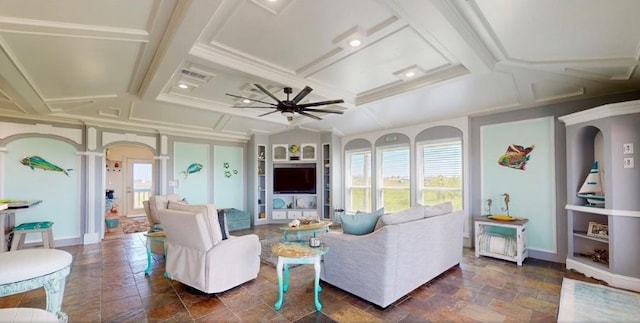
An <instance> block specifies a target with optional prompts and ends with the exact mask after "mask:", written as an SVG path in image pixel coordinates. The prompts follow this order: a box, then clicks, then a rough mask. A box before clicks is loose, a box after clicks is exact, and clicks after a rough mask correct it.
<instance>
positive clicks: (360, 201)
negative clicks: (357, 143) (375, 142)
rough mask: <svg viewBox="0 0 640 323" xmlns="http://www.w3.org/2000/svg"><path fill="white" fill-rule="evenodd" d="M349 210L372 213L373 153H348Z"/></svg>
mask: <svg viewBox="0 0 640 323" xmlns="http://www.w3.org/2000/svg"><path fill="white" fill-rule="evenodd" d="M346 156H347V162H348V163H349V167H348V168H347V171H348V174H347V178H348V182H347V187H346V188H347V210H349V211H367V212H370V211H371V151H369V150H367V151H352V152H349V151H348V152H347V153H346Z"/></svg>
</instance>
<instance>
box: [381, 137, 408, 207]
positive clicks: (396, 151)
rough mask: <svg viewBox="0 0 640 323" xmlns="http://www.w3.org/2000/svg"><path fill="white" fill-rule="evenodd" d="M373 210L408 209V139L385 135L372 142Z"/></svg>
mask: <svg viewBox="0 0 640 323" xmlns="http://www.w3.org/2000/svg"><path fill="white" fill-rule="evenodd" d="M376 154H377V162H376V165H378V166H377V167H376V169H377V171H378V172H377V174H376V175H377V176H376V180H377V181H376V184H377V185H376V189H377V208H380V207H384V211H385V213H393V212H398V211H401V210H404V209H407V208H409V207H411V172H410V170H411V162H410V160H411V152H410V143H409V137H407V136H406V135H403V134H395V133H394V134H388V135H385V136H383V137H381V138H380V139H378V140H377V141H376Z"/></svg>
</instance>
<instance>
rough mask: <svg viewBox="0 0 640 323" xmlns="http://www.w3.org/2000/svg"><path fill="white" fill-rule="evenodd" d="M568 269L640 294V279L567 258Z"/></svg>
mask: <svg viewBox="0 0 640 323" xmlns="http://www.w3.org/2000/svg"><path fill="white" fill-rule="evenodd" d="M567 269H574V270H575V271H578V272H580V273H583V274H584V275H585V276H587V277H593V278H595V279H599V280H603V281H605V282H607V284H609V285H610V286H613V287H618V288H622V289H626V290H632V291H635V292H640V279H638V278H634V277H629V276H623V275H618V274H614V273H611V272H608V271H606V270H603V269H600V268H596V267H594V266H589V265H587V264H584V263H582V262H579V261H576V260H573V259H571V258H567Z"/></svg>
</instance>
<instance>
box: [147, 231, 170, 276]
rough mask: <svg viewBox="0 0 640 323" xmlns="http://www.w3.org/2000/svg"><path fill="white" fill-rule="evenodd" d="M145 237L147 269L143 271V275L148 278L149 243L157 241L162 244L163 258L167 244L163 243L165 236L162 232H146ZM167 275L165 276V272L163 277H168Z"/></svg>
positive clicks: (149, 263)
mask: <svg viewBox="0 0 640 323" xmlns="http://www.w3.org/2000/svg"><path fill="white" fill-rule="evenodd" d="M144 236H145V237H147V243H146V246H147V269H145V270H144V274H145V275H146V276H150V275H151V259H152V257H151V242H152V241H157V242H162V245H163V246H164V255H165V257H166V256H167V244H166V243H165V241H166V240H167V235H166V234H165V233H164V231H156V232H147V233H145V234H144ZM168 276H169V275H167V272H165V273H164V277H168Z"/></svg>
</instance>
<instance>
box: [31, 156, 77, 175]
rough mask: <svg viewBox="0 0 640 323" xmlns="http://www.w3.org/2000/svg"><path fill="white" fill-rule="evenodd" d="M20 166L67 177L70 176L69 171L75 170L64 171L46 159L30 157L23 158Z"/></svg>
mask: <svg viewBox="0 0 640 323" xmlns="http://www.w3.org/2000/svg"><path fill="white" fill-rule="evenodd" d="M20 164H22V165H25V166H28V167H30V168H31V169H32V170H35V169H36V168H39V169H42V170H50V171H53V172H63V173H64V174H65V175H67V176H69V171H72V170H73V168H68V169H63V168H62V167H60V166H58V165H54V164H52V163H50V162H48V161H46V160H45V159H44V158H42V157H40V156H29V157H25V158H22V160H20Z"/></svg>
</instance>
